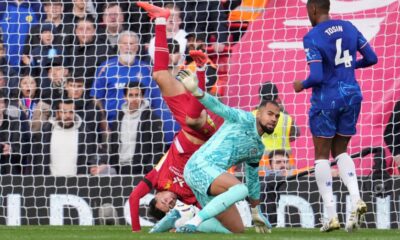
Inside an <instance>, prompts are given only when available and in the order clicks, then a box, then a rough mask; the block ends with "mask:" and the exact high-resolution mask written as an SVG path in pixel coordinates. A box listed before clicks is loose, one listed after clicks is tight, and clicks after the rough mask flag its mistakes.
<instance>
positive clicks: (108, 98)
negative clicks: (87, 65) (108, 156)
mask: <svg viewBox="0 0 400 240" xmlns="http://www.w3.org/2000/svg"><path fill="white" fill-rule="evenodd" d="M138 43H139V38H138V36H137V34H136V33H134V32H130V31H125V32H122V33H121V34H120V35H119V39H118V51H119V55H118V56H117V57H114V58H111V59H110V60H108V61H106V62H104V63H103V64H102V65H101V66H100V67H99V68H98V70H97V73H96V79H95V82H94V83H93V88H92V90H91V93H90V95H91V96H92V97H95V99H96V104H97V105H98V106H99V107H100V109H102V110H103V109H104V110H105V115H106V116H107V121H108V123H109V124H110V123H111V122H112V121H114V120H115V119H116V117H117V110H120V109H121V106H122V104H123V103H124V102H125V100H124V93H123V89H124V88H125V86H126V85H127V84H128V83H129V82H140V83H141V84H142V85H143V87H145V88H147V91H146V95H145V97H146V98H147V99H149V101H150V106H151V108H152V109H153V110H155V113H156V115H157V116H160V117H161V119H162V120H163V124H164V125H163V130H164V134H165V135H164V140H165V141H166V142H167V143H170V142H171V141H172V138H173V136H174V131H176V130H177V129H176V128H177V124H175V120H174V119H173V118H172V115H171V112H170V111H169V109H168V107H167V106H166V105H165V103H164V101H163V100H162V98H161V93H160V89H159V88H158V86H157V85H156V83H155V82H154V80H153V79H152V78H151V73H150V69H149V68H148V66H147V65H146V64H145V63H143V62H141V61H139V60H138V58H137V56H136V53H137V50H138V47H139V46H138ZM174 128H175V129H174Z"/></svg>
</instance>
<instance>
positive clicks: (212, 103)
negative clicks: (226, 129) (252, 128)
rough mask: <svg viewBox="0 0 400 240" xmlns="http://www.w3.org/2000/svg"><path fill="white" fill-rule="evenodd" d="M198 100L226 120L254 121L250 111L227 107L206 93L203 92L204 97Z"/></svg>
mask: <svg viewBox="0 0 400 240" xmlns="http://www.w3.org/2000/svg"><path fill="white" fill-rule="evenodd" d="M199 101H200V102H201V103H202V104H203V105H204V106H205V107H206V108H207V109H209V110H210V111H212V112H213V113H215V114H217V115H218V116H220V117H222V118H224V119H225V120H226V121H229V122H238V123H240V122H241V123H250V122H251V123H252V122H253V121H254V117H253V115H252V114H251V113H249V112H246V111H243V110H240V109H235V108H231V107H228V106H226V105H225V104H223V103H221V102H220V101H219V100H218V99H217V98H215V97H214V96H211V95H210V94H208V93H205V94H204V97H203V98H201V99H199Z"/></svg>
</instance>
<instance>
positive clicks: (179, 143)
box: [129, 2, 227, 232]
mask: <svg viewBox="0 0 400 240" xmlns="http://www.w3.org/2000/svg"><path fill="white" fill-rule="evenodd" d="M138 6H139V7H142V8H144V9H145V10H146V11H147V12H148V13H149V15H150V17H151V18H156V39H155V47H156V49H155V61H154V73H153V77H154V79H155V80H156V82H157V84H158V86H159V87H160V90H161V93H162V95H163V98H164V100H165V102H166V103H167V104H168V107H169V108H170V110H171V112H172V113H173V115H174V117H175V119H176V120H177V122H178V123H179V124H180V125H181V128H182V129H181V130H180V131H179V132H178V133H177V134H176V136H175V138H174V140H173V142H172V145H171V147H170V148H169V150H168V152H167V153H166V154H165V155H164V157H163V158H162V159H161V160H160V161H159V163H158V164H157V166H156V167H155V168H154V169H153V170H152V171H150V172H149V173H148V174H147V175H146V176H145V177H144V179H143V180H142V181H141V182H140V183H139V184H138V185H137V186H136V187H135V189H134V190H133V191H132V193H131V195H130V197H129V204H130V213H131V221H132V231H133V232H137V231H140V229H141V227H140V222H139V202H140V199H141V198H142V197H144V196H145V195H146V194H147V193H149V192H150V191H151V190H152V189H153V188H155V189H156V190H157V191H158V193H157V194H156V196H155V198H154V200H153V201H152V202H153V203H154V205H155V207H156V208H157V209H159V210H161V211H162V212H164V213H166V212H168V211H169V210H170V209H171V208H173V207H174V205H175V202H176V199H177V198H178V199H180V200H181V201H182V202H184V203H185V204H189V205H198V204H197V200H196V198H195V196H194V195H193V192H192V191H191V189H190V188H189V186H187V184H186V183H185V181H184V179H183V169H184V167H185V164H186V162H187V161H188V159H189V158H190V157H191V156H192V154H193V153H194V152H195V151H196V150H197V149H199V148H200V146H201V145H202V144H203V143H204V142H205V141H207V140H208V139H209V138H210V136H211V135H212V134H213V133H214V132H215V131H216V125H215V124H214V122H213V120H211V118H209V117H208V114H207V112H206V110H205V108H204V106H203V105H202V104H201V103H200V102H199V101H198V100H197V99H196V98H195V97H193V96H192V95H191V94H190V93H189V92H187V91H186V89H185V87H184V86H183V85H182V83H180V82H179V81H177V80H176V79H175V78H174V77H173V76H172V75H171V72H170V71H169V67H168V63H169V62H170V55H169V52H168V48H167V39H166V26H165V23H166V20H167V19H168V17H169V14H170V13H169V9H163V8H159V7H156V6H153V5H151V4H148V3H145V2H139V3H138ZM191 57H192V58H193V59H194V60H195V61H196V63H197V67H198V68H200V69H198V71H197V74H198V77H199V79H200V82H201V84H200V85H202V88H203V89H204V88H205V73H204V69H202V67H203V66H204V65H205V63H206V62H207V56H206V55H205V54H204V53H202V52H201V51H193V52H191ZM171 60H172V61H171V62H172V63H173V62H174V60H173V59H171ZM172 67H173V64H172ZM219 120H222V119H219ZM214 220H215V219H214ZM218 224H219V223H218V221H216V220H215V221H214V222H212V221H211V224H210V225H212V226H217V225H218ZM220 225H221V224H219V226H220ZM220 229H221V231H223V232H227V230H226V229H222V226H221V228H220Z"/></svg>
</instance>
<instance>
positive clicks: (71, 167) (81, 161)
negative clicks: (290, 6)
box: [32, 99, 97, 176]
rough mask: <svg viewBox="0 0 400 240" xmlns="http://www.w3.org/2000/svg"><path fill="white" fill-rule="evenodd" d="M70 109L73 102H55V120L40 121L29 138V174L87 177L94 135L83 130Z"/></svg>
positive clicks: (93, 155)
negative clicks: (30, 172)
mask: <svg viewBox="0 0 400 240" xmlns="http://www.w3.org/2000/svg"><path fill="white" fill-rule="evenodd" d="M74 109H75V104H74V101H73V100H71V99H67V100H63V101H59V102H58V104H57V105H56V116H55V118H51V119H49V121H46V122H43V126H42V128H41V131H40V132H38V133H35V134H34V135H33V148H32V169H33V174H35V175H53V176H76V175H78V174H88V173H89V171H90V169H89V168H90V165H91V164H94V163H96V162H97V156H96V153H97V147H96V146H97V145H96V141H95V135H94V134H93V133H90V132H87V131H86V124H85V122H84V121H83V120H82V119H81V117H79V115H76V114H75V110H74Z"/></svg>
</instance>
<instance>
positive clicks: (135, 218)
mask: <svg viewBox="0 0 400 240" xmlns="http://www.w3.org/2000/svg"><path fill="white" fill-rule="evenodd" d="M157 178H158V172H157V170H156V169H153V170H151V171H150V172H149V173H148V174H146V176H145V177H144V178H143V180H142V181H140V182H139V184H138V185H137V186H136V187H135V188H134V189H133V191H132V193H131V195H130V196H129V207H130V212H131V222H132V231H133V232H138V231H140V230H141V227H140V220H139V203H140V199H141V198H142V197H144V196H145V195H146V194H148V193H149V192H150V191H151V189H153V186H154V185H155V184H156V182H157Z"/></svg>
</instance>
